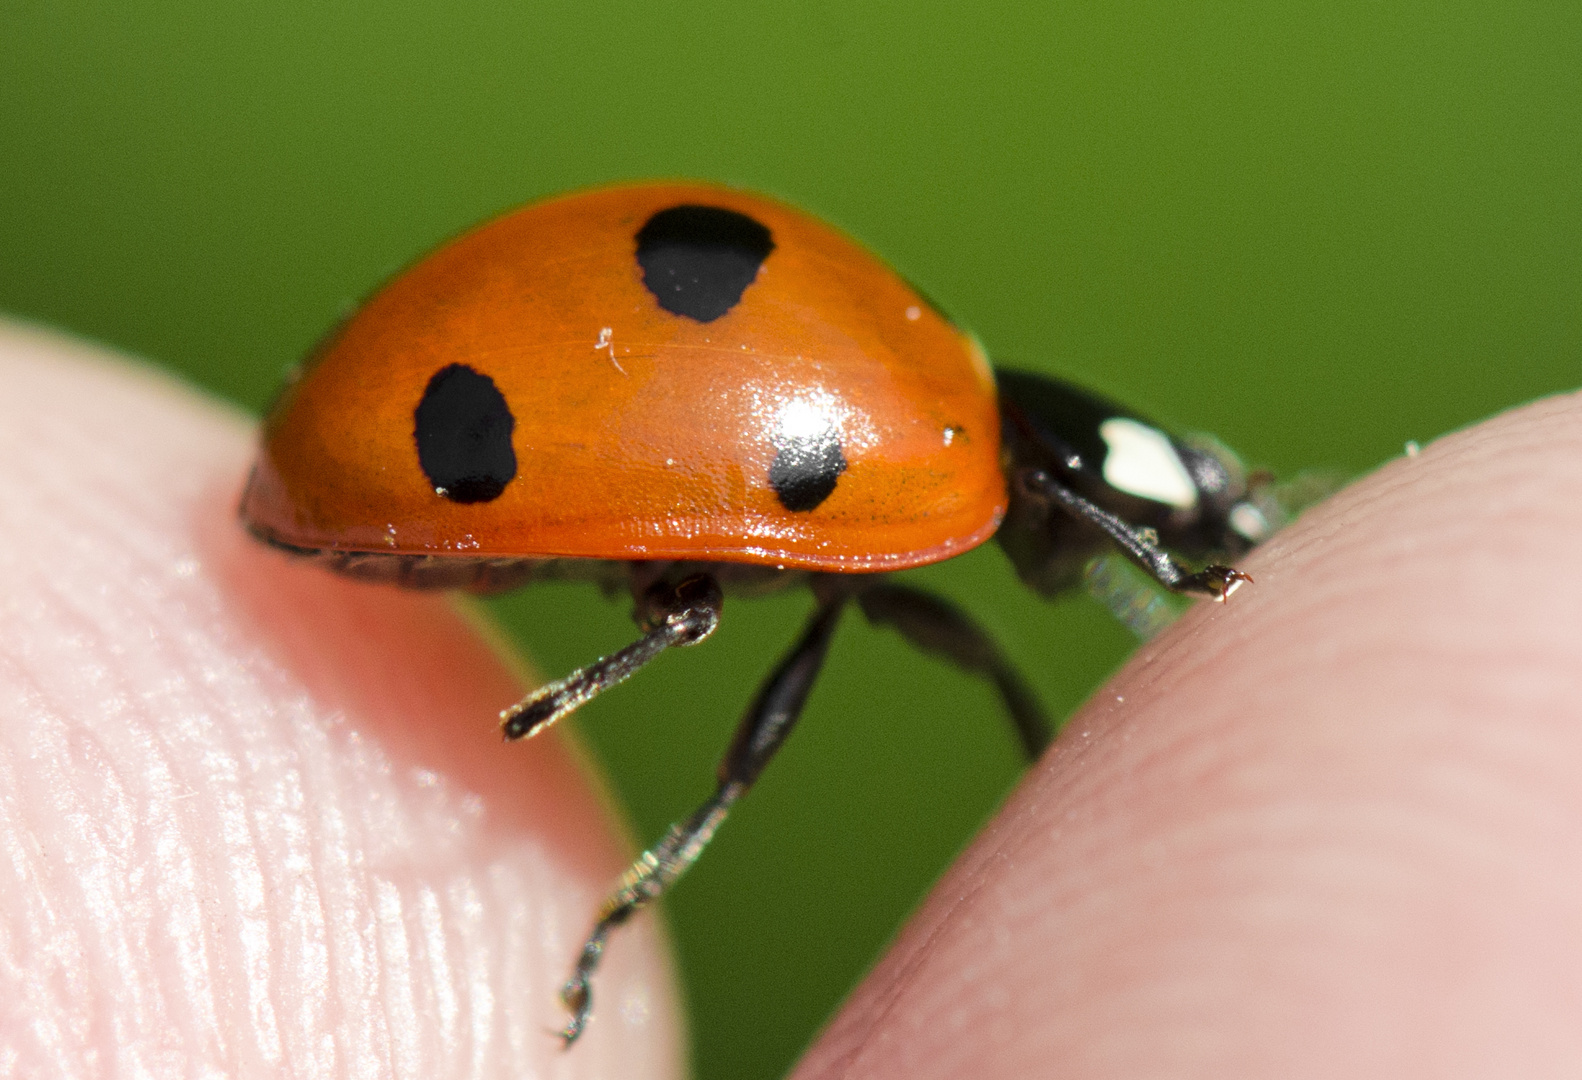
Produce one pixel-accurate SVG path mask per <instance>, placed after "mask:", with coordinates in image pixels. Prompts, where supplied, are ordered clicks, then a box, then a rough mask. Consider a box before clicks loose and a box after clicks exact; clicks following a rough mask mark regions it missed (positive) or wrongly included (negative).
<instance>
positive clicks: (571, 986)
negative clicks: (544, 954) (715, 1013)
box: [560, 595, 845, 1046]
mask: <svg viewBox="0 0 1582 1080" xmlns="http://www.w3.org/2000/svg"><path fill="white" fill-rule="evenodd" d="M844 606H845V597H844V596H840V595H837V596H835V597H833V598H831V599H829V600H827V601H824V602H822V603H820V605H819V607H818V610H816V611H815V612H814V613H813V617H812V619H811V620H809V622H808V625H807V628H806V629H805V630H804V631H803V632H802V637H801V638H800V639H799V640H798V641H797V643H796V644H795V645H794V646H792V648H791V651H790V652H789V653H787V654H786V656H785V658H784V659H782V660H781V661H780V664H779V666H778V667H776V668H775V670H774V672H773V673H772V674H771V675H770V676H769V678H768V679H767V680H766V681H765V682H764V684H763V686H762V687H761V688H760V689H759V691H758V696H757V698H755V699H754V700H753V703H752V705H751V706H750V707H749V708H748V710H747V714H746V715H745V716H744V717H743V718H742V722H741V724H740V725H738V727H737V729H736V736H735V738H733V739H732V740H731V746H730V749H729V750H727V751H726V753H725V757H724V759H723V760H722V761H721V762H720V767H719V772H718V784H719V786H718V788H716V790H715V792H714V797H713V798H711V799H709V801H708V802H706V803H704V804H703V805H702V806H700V807H698V809H697V810H695V811H694V812H693V813H692V815H691V816H690V817H688V818H687V819H686V820H684V821H680V822H677V823H676V824H675V825H672V826H671V827H670V831H669V832H667V833H666V834H665V838H664V839H663V840H661V841H659V843H657V844H655V845H654V846H653V847H651V848H649V849H648V850H647V851H645V852H643V853H642V854H641V855H639V856H638V857H637V861H636V862H634V863H633V864H632V866H631V869H629V870H627V871H626V874H625V875H624V876H623V877H622V878H621V883H620V885H619V887H618V888H617V889H616V890H615V892H614V893H613V894H611V896H610V898H609V899H608V900H606V901H605V903H604V909H603V910H602V911H601V912H600V914H599V921H598V922H597V923H596V924H595V925H594V927H593V932H592V933H591V934H589V935H588V940H587V941H586V942H585V943H584V944H583V946H582V954H581V955H580V956H579V957H578V958H577V966H576V968H575V969H574V970H573V971H572V974H571V978H570V979H569V980H568V981H567V982H566V985H565V987H564V988H563V989H562V990H561V993H560V996H561V1000H563V1001H564V1002H565V1003H566V1008H568V1009H570V1010H571V1019H570V1020H569V1021H568V1022H567V1023H566V1026H565V1027H564V1028H562V1029H561V1032H560V1036H561V1038H562V1039H564V1040H565V1042H566V1045H567V1046H570V1045H571V1044H572V1043H573V1042H575V1041H576V1040H577V1037H578V1036H579V1035H581V1034H582V1031H583V1028H585V1027H587V1024H588V1017H589V1016H590V1015H591V1014H592V1012H593V990H592V979H593V973H594V971H595V969H597V968H598V966H599V960H600V958H602V957H603V955H604V945H605V941H606V940H607V939H608V938H609V936H610V932H611V931H612V930H614V929H615V928H616V927H618V926H620V925H621V924H622V923H625V922H626V921H627V920H628V919H630V918H631V917H632V916H633V915H634V914H636V913H637V912H638V911H639V910H641V909H642V908H644V907H646V906H647V905H648V904H650V903H651V902H653V901H654V900H657V899H658V898H659V897H660V896H662V895H663V894H664V892H665V890H666V889H668V888H669V887H670V885H671V884H672V883H673V882H674V881H675V880H676V879H677V878H678V877H680V876H681V875H682V874H683V873H685V872H686V869H687V867H689V866H691V865H692V864H693V863H694V862H696V861H697V858H698V856H699V855H700V854H702V852H703V848H704V846H705V845H707V844H708V842H709V840H711V839H712V838H713V836H714V832H715V830H716V829H718V828H719V827H720V823H721V822H723V821H724V820H725V816H726V815H727V814H729V813H730V810H731V807H732V806H734V805H735V803H736V800H738V799H740V798H741V797H742V796H743V795H745V794H746V793H747V789H748V788H750V787H752V785H753V781H755V780H757V779H758V775H759V773H761V772H763V769H764V766H765V765H767V764H768V763H769V759H770V758H772V757H774V754H775V751H776V750H778V749H780V745H781V744H782V743H783V742H785V739H786V736H787V735H789V734H790V733H791V729H792V727H794V726H795V725H796V721H797V717H798V716H800V715H801V713H802V706H803V704H804V703H805V702H806V701H807V696H808V692H809V691H810V690H812V688H813V681H814V679H816V678H817V677H818V672H819V668H820V667H822V666H823V664H824V654H825V653H826V652H827V651H828V650H829V643H830V638H832V637H833V636H834V634H835V626H836V624H837V623H839V621H840V613H841V610H842V608H843V607H844Z"/></svg>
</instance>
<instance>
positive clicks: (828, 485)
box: [769, 431, 846, 513]
mask: <svg viewBox="0 0 1582 1080" xmlns="http://www.w3.org/2000/svg"><path fill="white" fill-rule="evenodd" d="M845 471H846V455H845V454H843V453H841V450H840V436H839V435H837V434H836V433H835V432H833V431H830V432H826V433H825V434H823V435H819V436H816V437H814V438H809V439H797V440H794V441H791V442H787V443H784V444H782V445H781V446H780V448H779V450H777V451H776V452H775V459H774V461H773V463H771V464H770V466H769V486H770V487H772V488H774V489H775V494H776V495H777V496H779V498H780V505H781V506H784V507H785V508H786V509H787V510H791V511H795V512H798V513H805V512H807V511H809V510H812V509H813V508H814V507H816V506H818V504H819V503H821V502H823V501H824V500H825V499H827V498H829V495H830V492H832V491H834V490H835V482H836V481H837V480H839V479H840V474H841V473H843V472H845Z"/></svg>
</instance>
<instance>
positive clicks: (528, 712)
mask: <svg viewBox="0 0 1582 1080" xmlns="http://www.w3.org/2000/svg"><path fill="white" fill-rule="evenodd" d="M724 602H725V601H724V594H723V593H722V592H721V591H720V586H719V582H717V581H715V580H714V578H713V577H712V576H711V575H709V574H693V575H692V576H691V577H688V578H685V579H683V580H682V581H681V582H680V583H679V584H676V585H669V584H666V583H665V582H660V583H659V584H657V585H655V586H653V587H652V588H651V589H649V590H648V591H647V592H646V593H645V594H644V596H643V599H642V604H641V607H640V609H639V612H638V614H639V615H640V616H641V621H642V625H643V628H644V629H645V630H646V631H647V633H645V634H644V635H643V636H642V637H641V638H639V639H637V640H636V641H634V642H632V644H630V645H628V646H627V647H626V648H624V649H622V650H621V651H620V652H615V653H611V654H610V655H609V656H604V657H600V658H599V659H598V660H595V661H594V662H593V663H591V664H589V665H588V666H587V667H581V668H578V669H577V670H576V671H573V672H572V673H571V674H570V675H567V676H566V677H565V678H564V679H556V680H555V681H554V682H552V683H545V684H544V685H543V686H541V687H539V688H538V689H537V690H535V691H533V692H532V693H531V694H529V695H528V696H527V697H525V698H523V699H522V700H521V701H519V702H517V703H516V704H515V705H512V706H511V707H510V708H509V709H506V710H504V711H503V712H501V713H500V726H501V728H502V729H503V730H504V732H505V737H506V738H507V739H527V738H531V737H532V736H534V735H537V734H538V733H539V732H540V731H543V730H544V729H545V728H547V727H549V725H551V724H553V723H554V722H555V721H556V720H559V719H560V718H561V717H563V716H565V715H567V714H568V713H571V712H573V711H574V710H576V709H577V708H579V707H580V706H582V705H583V704H585V703H586V702H587V701H588V700H589V699H590V698H593V697H595V696H597V695H598V694H601V693H603V692H604V691H606V690H608V689H609V688H610V687H612V686H615V685H617V684H619V683H623V682H625V681H626V680H627V679H630V678H631V677H632V676H633V675H635V674H636V673H637V671H638V669H639V668H641V667H642V666H643V665H645V664H647V663H648V662H649V661H650V660H653V659H654V658H655V657H657V656H658V655H659V654H660V653H662V652H664V651H665V650H666V649H669V648H671V647H673V646H678V645H696V644H697V643H698V642H700V641H702V640H703V639H704V638H706V637H708V636H709V635H710V634H712V633H714V630H715V628H716V627H717V626H719V625H720V609H721V607H722V606H723V604H724Z"/></svg>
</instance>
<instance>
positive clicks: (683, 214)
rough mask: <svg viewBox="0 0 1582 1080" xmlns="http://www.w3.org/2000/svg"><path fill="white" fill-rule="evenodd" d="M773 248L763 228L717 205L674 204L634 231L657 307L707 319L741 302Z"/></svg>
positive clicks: (641, 262)
mask: <svg viewBox="0 0 1582 1080" xmlns="http://www.w3.org/2000/svg"><path fill="white" fill-rule="evenodd" d="M774 249H775V243H774V240H773V239H772V238H771V237H770V235H769V230H768V229H767V228H765V227H764V226H763V225H761V224H759V223H758V222H756V221H754V220H753V219H752V218H750V217H748V216H747V215H746V214H738V213H737V212H736V211H734V210H726V209H723V208H721V207H718V206H672V207H671V208H670V209H668V210H661V211H659V213H657V214H655V215H654V216H653V217H651V218H649V219H648V223H647V224H646V225H644V226H643V227H642V228H641V229H639V230H638V232H637V262H638V265H640V266H641V267H642V268H643V284H644V285H646V286H648V291H649V292H651V293H653V294H654V299H655V300H658V301H659V306H660V307H662V308H664V309H665V310H666V311H668V312H670V313H671V314H672V315H685V316H686V317H687V318H689V319H696V320H697V321H698V322H705V323H706V322H713V321H714V320H715V319H717V318H719V317H720V316H721V315H724V314H725V313H726V312H727V311H729V310H730V309H731V308H733V307H735V306H736V305H737V304H738V303H739V302H740V301H741V298H742V293H743V292H745V291H746V289H747V286H749V285H751V284H752V283H753V279H754V278H756V277H757V276H758V268H759V267H760V266H762V265H763V261H764V260H765V259H767V258H768V257H769V253H770V252H771V251H773V250H774Z"/></svg>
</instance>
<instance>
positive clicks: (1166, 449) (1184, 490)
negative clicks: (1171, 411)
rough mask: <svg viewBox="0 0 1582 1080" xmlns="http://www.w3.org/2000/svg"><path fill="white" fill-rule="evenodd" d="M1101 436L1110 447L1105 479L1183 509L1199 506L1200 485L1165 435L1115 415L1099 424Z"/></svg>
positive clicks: (1133, 492)
mask: <svg viewBox="0 0 1582 1080" xmlns="http://www.w3.org/2000/svg"><path fill="white" fill-rule="evenodd" d="M1099 436H1100V437H1101V438H1103V440H1104V444H1105V445H1106V446H1107V447H1109V453H1108V454H1106V455H1105V457H1104V480H1105V482H1106V483H1108V484H1109V485H1110V486H1111V487H1113V488H1117V489H1119V490H1121V491H1124V492H1127V493H1128V494H1131V495H1137V496H1139V497H1141V498H1144V499H1153V500H1154V501H1156V502H1162V503H1165V504H1166V505H1169V506H1174V507H1177V508H1179V509H1182V510H1190V509H1192V508H1193V507H1194V506H1196V505H1197V499H1198V495H1197V485H1196V484H1194V483H1193V482H1192V476H1191V474H1190V473H1188V472H1187V470H1186V466H1185V465H1184V464H1182V462H1181V456H1180V455H1179V454H1177V453H1176V449H1175V447H1174V446H1172V445H1170V439H1169V438H1168V437H1167V436H1166V435H1165V433H1164V432H1162V431H1160V430H1159V429H1158V428H1154V427H1149V426H1148V425H1147V424H1143V423H1139V422H1138V421H1136V420H1132V419H1130V418H1129V417H1124V416H1115V417H1111V418H1110V419H1108V420H1106V421H1104V423H1102V424H1100V425H1099Z"/></svg>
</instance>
